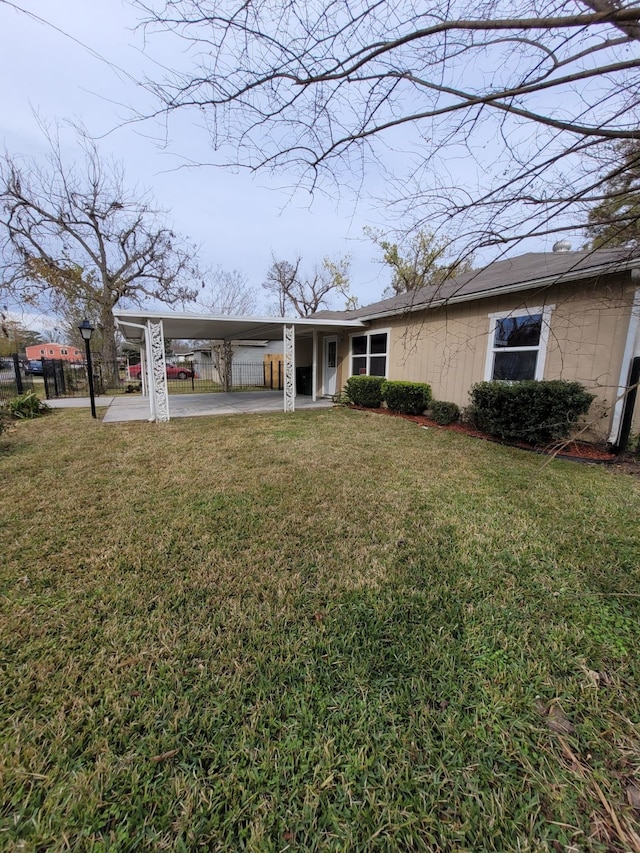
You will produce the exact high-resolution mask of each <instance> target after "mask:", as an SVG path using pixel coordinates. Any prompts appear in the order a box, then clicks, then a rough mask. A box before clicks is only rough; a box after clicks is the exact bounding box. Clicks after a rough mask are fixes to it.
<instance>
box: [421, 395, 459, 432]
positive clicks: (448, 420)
mask: <svg viewBox="0 0 640 853" xmlns="http://www.w3.org/2000/svg"><path fill="white" fill-rule="evenodd" d="M429 417H430V418H431V420H432V421H435V422H436V423H437V424H440V425H441V426H447V425H448V424H455V423H457V422H458V421H459V420H460V407H459V406H457V405H456V404H455V403H447V402H446V401H445V400H432V402H431V404H430V405H429Z"/></svg>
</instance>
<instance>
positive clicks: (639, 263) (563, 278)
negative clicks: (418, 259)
mask: <svg viewBox="0 0 640 853" xmlns="http://www.w3.org/2000/svg"><path fill="white" fill-rule="evenodd" d="M638 268H640V258H633V259H632V260H630V261H622V262H619V263H616V264H601V265H600V266H598V267H589V269H587V270H579V271H572V272H570V273H561V274H560V275H548V276H543V277H542V278H536V279H529V281H525V282H522V281H520V282H517V283H516V284H511V285H507V286H506V287H494V288H492V289H491V290H483V291H476V292H474V293H464V294H462V295H460V296H455V295H454V296H449V297H447V298H445V297H443V298H441V299H432V300H431V301H429V302H420V303H419V304H415V305H408V306H406V307H405V308H401V309H397V308H396V309H391V310H389V311H381V312H379V313H376V314H367V315H365V316H363V317H362V318H361V319H363V320H369V321H370V320H382V319H385V318H387V317H395V316H398V315H399V314H412V313H415V312H416V311H428V310H429V309H430V308H441V307H442V306H443V305H455V304H458V303H462V302H477V301H479V300H480V299H489V298H490V297H492V296H501V295H503V294H505V293H518V292H521V291H523V290H533V289H534V288H536V287H550V286H551V285H552V284H561V283H563V282H570V281H578V280H580V279H582V278H593V277H594V276H598V275H602V274H603V273H606V274H607V275H613V274H614V273H617V272H627V270H633V269H638Z"/></svg>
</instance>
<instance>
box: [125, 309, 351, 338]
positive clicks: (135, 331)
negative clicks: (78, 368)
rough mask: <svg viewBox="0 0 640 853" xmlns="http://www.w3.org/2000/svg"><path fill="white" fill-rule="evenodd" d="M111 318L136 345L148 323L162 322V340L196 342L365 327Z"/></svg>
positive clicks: (207, 317)
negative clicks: (291, 328)
mask: <svg viewBox="0 0 640 853" xmlns="http://www.w3.org/2000/svg"><path fill="white" fill-rule="evenodd" d="M113 315H114V317H115V319H116V323H117V325H118V329H119V330H120V331H121V332H122V334H123V335H124V336H125V338H126V339H127V340H128V341H136V342H139V341H141V340H142V339H143V337H144V329H143V328H140V327H144V326H145V325H146V323H147V321H148V320H151V322H152V323H158V322H159V321H160V320H162V325H163V334H164V337H165V338H169V339H171V340H176V339H180V338H186V339H198V340H211V341H219V340H230V341H233V340H239V339H244V340H263V341H264V340H267V341H275V340H280V339H282V335H283V326H295V332H296V336H297V337H307V336H310V335H311V333H312V332H325V333H329V334H331V332H338V331H340V330H345V331H346V330H348V329H353V330H354V331H356V330H357V329H363V328H366V327H367V326H368V323H367V322H366V321H362V320H337V319H329V318H321V317H319V318H317V319H313V318H307V317H222V316H217V315H215V314H190V313H177V312H170V311H167V312H153V311H142V310H138V311H119V310H115V311H114V312H113Z"/></svg>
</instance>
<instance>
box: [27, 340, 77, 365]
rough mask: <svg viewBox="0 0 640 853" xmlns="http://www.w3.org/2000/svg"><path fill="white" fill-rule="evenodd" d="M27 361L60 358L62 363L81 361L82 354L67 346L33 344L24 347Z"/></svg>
mask: <svg viewBox="0 0 640 853" xmlns="http://www.w3.org/2000/svg"><path fill="white" fill-rule="evenodd" d="M25 353H26V355H27V358H28V359H29V361H32V360H37V359H41V358H61V359H62V360H63V361H82V359H83V358H84V356H83V354H82V352H81V351H80V350H79V349H77V348H76V347H73V346H70V345H69V344H33V346H30V347H25Z"/></svg>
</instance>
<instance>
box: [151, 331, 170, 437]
mask: <svg viewBox="0 0 640 853" xmlns="http://www.w3.org/2000/svg"><path fill="white" fill-rule="evenodd" d="M147 331H148V338H149V350H150V368H151V369H150V370H149V385H150V387H149V400H150V404H151V417H152V420H154V421H156V422H161V423H164V422H165V421H168V420H169V392H168V390H167V366H166V364H165V358H164V327H163V325H162V320H159V321H158V322H157V323H152V322H151V320H147Z"/></svg>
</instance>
